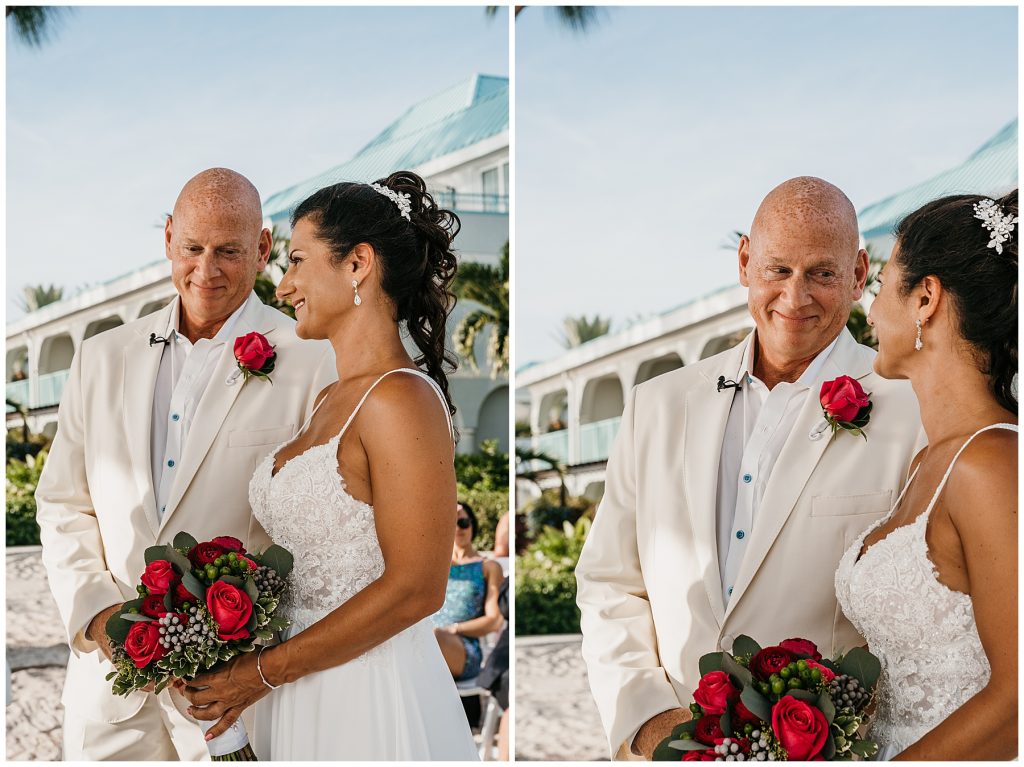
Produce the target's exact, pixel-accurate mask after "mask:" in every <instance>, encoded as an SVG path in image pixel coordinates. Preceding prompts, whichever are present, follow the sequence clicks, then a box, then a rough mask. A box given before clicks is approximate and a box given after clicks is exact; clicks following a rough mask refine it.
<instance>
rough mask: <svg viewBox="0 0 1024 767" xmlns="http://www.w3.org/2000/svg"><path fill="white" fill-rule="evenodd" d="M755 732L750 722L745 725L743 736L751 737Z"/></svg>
mask: <svg viewBox="0 0 1024 767" xmlns="http://www.w3.org/2000/svg"><path fill="white" fill-rule="evenodd" d="M753 731H754V725H752V724H751V723H750V722H747V723H746V724H745V725H743V734H744V735H749V734H750V733H752V732H753Z"/></svg>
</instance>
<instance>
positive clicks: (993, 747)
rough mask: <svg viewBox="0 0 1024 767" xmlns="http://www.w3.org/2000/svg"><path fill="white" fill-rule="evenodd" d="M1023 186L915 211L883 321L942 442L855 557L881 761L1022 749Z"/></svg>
mask: <svg viewBox="0 0 1024 767" xmlns="http://www.w3.org/2000/svg"><path fill="white" fill-rule="evenodd" d="M1017 210H1018V208H1017V192H1016V190H1015V191H1013V192H1011V193H1010V194H1008V195H1006V196H1005V197H1003V198H1002V199H1001V200H997V201H993V200H988V199H986V198H983V197H978V196H973V195H960V196H955V197H946V198H943V199H941V200H936V201H935V202H931V203H929V204H927V205H925V206H924V207H923V208H921V209H920V210H918V211H916V212H914V213H911V214H910V215H909V216H907V217H906V218H905V219H904V220H903V221H902V222H901V223H900V224H899V226H898V227H897V229H896V246H895V248H894V249H893V254H892V258H891V260H890V261H889V263H888V265H887V266H886V267H885V275H884V286H883V287H882V289H881V292H880V293H879V294H878V297H877V298H876V299H875V302H874V303H873V305H872V307H871V314H870V318H869V322H870V323H871V324H872V325H873V326H874V328H875V331H876V333H877V335H878V356H877V358H876V359H875V370H876V371H877V372H878V373H879V374H880V375H882V376H884V377H886V378H906V379H909V380H910V382H911V384H912V385H913V387H914V391H915V393H916V394H917V397H918V400H919V401H920V405H921V420H922V423H923V425H924V429H925V432H926V433H927V437H928V445H927V447H925V449H924V450H922V451H921V453H920V454H918V456H917V457H916V458H915V460H914V462H913V464H912V468H911V475H910V478H909V479H908V480H907V484H906V486H905V487H904V490H903V493H902V494H901V495H900V498H899V499H897V501H896V504H895V506H894V508H893V510H892V511H891V512H890V513H889V515H888V516H887V517H885V518H883V519H882V520H880V521H879V522H878V523H876V524H875V525H874V526H872V527H870V528H868V529H867V530H866V531H865V532H864V533H862V534H861V536H860V537H859V538H858V539H857V540H856V541H855V542H854V544H853V545H852V546H851V547H850V549H849V550H848V551H847V552H846V554H845V555H844V556H843V558H842V560H841V562H840V564H839V569H838V572H837V574H836V588H837V592H838V595H839V601H840V603H841V605H842V608H843V611H844V612H845V614H846V616H847V617H848V618H849V619H850V621H851V622H852V623H853V624H854V625H855V626H856V627H857V629H858V630H859V631H860V632H861V633H862V634H863V636H864V638H865V639H866V640H867V642H868V647H869V649H870V650H871V651H872V652H873V653H874V654H875V655H877V656H878V658H879V659H880V661H881V663H882V677H881V679H880V681H879V686H878V696H877V701H878V707H877V711H876V716H875V723H874V727H873V729H872V731H871V735H872V737H873V738H874V739H875V740H877V741H878V742H879V746H880V753H879V758H882V759H893V758H895V759H901V760H965V759H971V760H975V759H977V760H982V759H1010V758H1013V757H1014V756H1016V754H1017V652H1018V648H1017V425H1016V424H1017V398H1016V395H1015V393H1014V391H1013V385H1012V382H1013V376H1014V374H1015V373H1016V371H1017V232H1016V231H1014V225H1015V224H1016V221H1017Z"/></svg>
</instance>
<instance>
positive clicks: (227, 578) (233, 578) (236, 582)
mask: <svg viewBox="0 0 1024 767" xmlns="http://www.w3.org/2000/svg"><path fill="white" fill-rule="evenodd" d="M217 580H218V581H224V583H230V584H231V585H232V586H234V587H235V588H239V589H244V588H245V581H243V580H242V579H241V578H239V577H238V576H237V575H222V576H220V577H219V578H217Z"/></svg>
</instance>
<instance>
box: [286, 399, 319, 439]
mask: <svg viewBox="0 0 1024 767" xmlns="http://www.w3.org/2000/svg"><path fill="white" fill-rule="evenodd" d="M327 397H328V395H327V394H325V395H324V396H322V397H321V398H320V401H319V402H317V403H316V405H314V406H313V411H312V412H311V413H310V414H309V416H308V417H307V418H306V421H305V423H303V424H302V426H300V427H299V430H298V431H297V432H295V436H294V437H292V438H291V439H290V440H288V442H294V441H295V440H296V439H298V437H299V435H300V434H302V432H304V431H305V430H306V427H308V426H309V422H310V421H312V420H313V416H315V415H316V411H317V410H319V409H320V406H321V405H322V404H324V402H326V401H327ZM286 444H287V443H286Z"/></svg>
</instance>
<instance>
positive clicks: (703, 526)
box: [683, 335, 752, 625]
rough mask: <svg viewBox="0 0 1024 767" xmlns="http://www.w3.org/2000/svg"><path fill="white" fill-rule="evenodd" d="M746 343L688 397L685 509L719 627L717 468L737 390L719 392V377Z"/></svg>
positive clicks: (732, 367)
mask: <svg viewBox="0 0 1024 767" xmlns="http://www.w3.org/2000/svg"><path fill="white" fill-rule="evenodd" d="M751 337H752V335H751V336H747V339H746V341H744V342H743V343H741V344H739V345H738V346H736V347H734V348H733V349H731V350H729V351H728V352H726V353H724V354H723V355H722V359H721V365H720V366H719V367H717V368H715V369H714V370H709V371H708V372H707V373H704V372H703V371H702V372H701V375H702V376H703V378H704V382H703V383H701V384H699V385H698V386H697V387H695V388H692V389H690V391H688V392H687V394H686V426H685V437H684V442H683V455H684V456H685V461H684V462H683V472H684V478H683V479H684V485H685V488H686V500H687V503H686V507H687V509H688V510H689V512H690V526H691V527H692V529H693V537H694V542H695V548H696V551H697V558H698V564H699V567H700V570H701V573H703V576H704V589H705V590H706V591H707V594H708V601H709V602H710V603H711V609H712V611H713V612H714V614H715V618H716V619H717V620H718V622H719V625H721V623H722V621H723V620H724V617H725V605H724V604H723V602H722V576H721V570H720V568H721V564H720V563H719V561H718V537H717V531H716V529H715V528H716V525H715V522H716V519H717V517H718V512H717V509H718V465H719V462H720V460H721V455H722V442H723V440H724V438H725V427H726V424H727V423H728V421H729V410H730V408H731V407H732V400H733V396H734V393H735V390H734V389H733V390H730V389H727V390H725V391H721V392H720V391H718V376H719V375H724V376H725V377H726V378H730V379H731V378H733V376H735V375H736V370H737V369H738V367H739V365H740V361H741V360H742V359H743V354H744V351H745V350H746V346H747V344H749V343H750V340H751Z"/></svg>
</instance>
